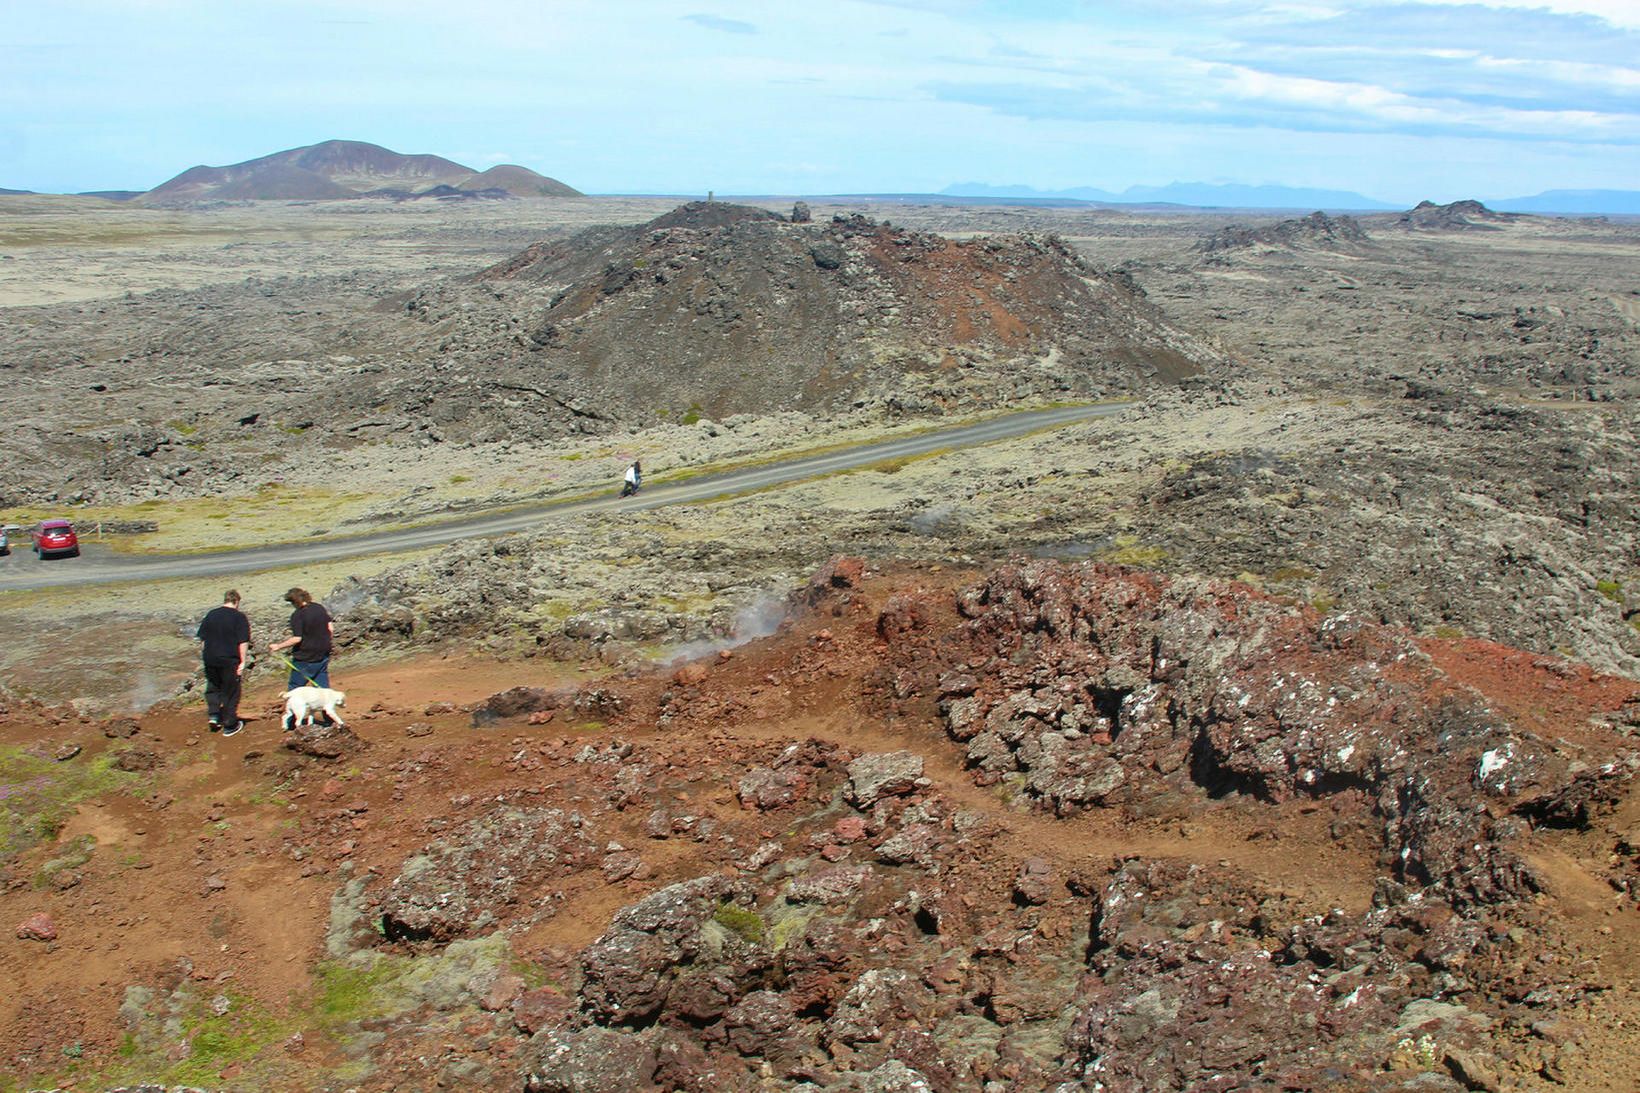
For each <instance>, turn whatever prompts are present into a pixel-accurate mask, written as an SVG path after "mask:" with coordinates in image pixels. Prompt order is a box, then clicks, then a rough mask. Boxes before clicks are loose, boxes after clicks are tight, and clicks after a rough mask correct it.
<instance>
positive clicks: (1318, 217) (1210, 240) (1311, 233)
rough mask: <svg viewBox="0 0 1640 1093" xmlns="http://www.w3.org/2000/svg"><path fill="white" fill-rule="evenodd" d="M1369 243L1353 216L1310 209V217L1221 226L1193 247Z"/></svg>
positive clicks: (1346, 248) (1219, 249)
mask: <svg viewBox="0 0 1640 1093" xmlns="http://www.w3.org/2000/svg"><path fill="white" fill-rule="evenodd" d="M1370 242H1371V240H1370V239H1369V238H1368V236H1367V233H1366V232H1365V231H1364V230H1363V229H1362V227H1361V225H1360V223H1359V222H1357V221H1356V219H1355V218H1354V217H1351V216H1336V217H1334V216H1328V215H1327V214H1326V213H1324V212H1313V213H1311V214H1310V215H1309V216H1305V217H1299V218H1296V219H1293V220H1283V221H1281V222H1280V223H1278V224H1270V225H1268V226H1266V227H1262V228H1244V227H1237V226H1231V227H1228V228H1223V229H1220V230H1219V231H1216V232H1214V233H1213V234H1212V235H1208V236H1205V237H1203V238H1202V240H1201V241H1200V242H1198V243H1197V244H1196V246H1195V248H1194V249H1195V250H1197V251H1199V252H1201V253H1203V254H1209V255H1214V254H1225V253H1228V252H1233V251H1245V250H1251V249H1253V248H1257V247H1266V248H1270V247H1273V248H1285V249H1289V250H1299V249H1313V250H1330V251H1339V252H1343V253H1358V252H1359V251H1360V250H1361V249H1362V248H1363V247H1365V246H1367V245H1368V244H1369V243H1370Z"/></svg>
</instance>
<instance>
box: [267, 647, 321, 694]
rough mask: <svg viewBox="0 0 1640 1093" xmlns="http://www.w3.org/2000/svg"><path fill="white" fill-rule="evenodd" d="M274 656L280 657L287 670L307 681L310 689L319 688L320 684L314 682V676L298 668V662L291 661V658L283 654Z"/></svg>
mask: <svg viewBox="0 0 1640 1093" xmlns="http://www.w3.org/2000/svg"><path fill="white" fill-rule="evenodd" d="M273 655H274V656H276V657H278V658H279V659H280V660H282V661H284V662H285V666H286V667H287V668H289V669H290V670H291V671H293V672H295V673H296V674H297V675H299V676H301V677H302V678H303V679H305V680H307V681H308V686H309V687H317V686H318V684H317V683H315V682H314V681H313V677H312V676H310V675H308V674H307V673H306V672H304V671H302V669H300V668H298V667H296V662H295V661H294V660H291V659H290V658H289V657H287V656H286V655H285V654H283V653H274V654H273Z"/></svg>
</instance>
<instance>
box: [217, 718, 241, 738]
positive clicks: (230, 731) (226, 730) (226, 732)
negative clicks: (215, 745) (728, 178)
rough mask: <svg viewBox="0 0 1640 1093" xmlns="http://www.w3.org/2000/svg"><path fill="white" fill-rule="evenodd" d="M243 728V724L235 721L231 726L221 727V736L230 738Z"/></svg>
mask: <svg viewBox="0 0 1640 1093" xmlns="http://www.w3.org/2000/svg"><path fill="white" fill-rule="evenodd" d="M244 727H245V722H243V721H235V722H234V723H233V724H232V725H227V726H224V727H223V729H222V735H223V736H232V735H234V734H235V733H237V732H238V731H239V730H240V729H242V728H244Z"/></svg>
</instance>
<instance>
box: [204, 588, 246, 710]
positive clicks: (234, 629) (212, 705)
mask: <svg viewBox="0 0 1640 1093" xmlns="http://www.w3.org/2000/svg"><path fill="white" fill-rule="evenodd" d="M194 636H195V637H197V638H198V639H199V640H200V642H201V645H200V649H199V659H200V660H201V662H203V663H204V665H205V716H206V717H207V718H208V719H209V721H210V727H211V731H212V732H216V731H217V730H218V729H220V730H222V735H223V736H232V735H233V734H234V733H236V732H238V731H239V730H240V729H242V728H244V727H245V723H244V722H243V721H241V720H240V719H239V694H240V689H241V685H242V684H243V682H244V677H245V656H246V654H247V653H248V652H249V651H250V645H251V620H250V619H248V618H246V617H245V613H244V612H243V611H241V610H239V593H238V592H236V591H234V590H233V589H231V588H230V589H229V590H228V591H226V592H224V593H223V594H222V606H221V607H213V608H211V610H210V611H209V612H208V613H207V614H206V616H205V618H204V620H203V621H201V622H200V624H199V630H198V631H197V632H196V633H195V635H194Z"/></svg>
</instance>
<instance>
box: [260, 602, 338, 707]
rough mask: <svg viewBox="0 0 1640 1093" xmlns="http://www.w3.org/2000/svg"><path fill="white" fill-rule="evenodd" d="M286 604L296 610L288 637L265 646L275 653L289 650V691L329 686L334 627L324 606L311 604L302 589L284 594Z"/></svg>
mask: <svg viewBox="0 0 1640 1093" xmlns="http://www.w3.org/2000/svg"><path fill="white" fill-rule="evenodd" d="M285 601H286V602H287V603H289V604H290V605H291V606H292V607H294V608H295V609H296V610H295V611H294V612H293V613H292V614H291V616H290V637H288V638H283V639H281V640H279V641H276V642H273V643H272V644H270V645H269V646H268V648H269V649H271V650H273V651H274V652H275V653H278V652H282V651H283V650H285V649H290V650H291V654H290V684H289V689H290V690H295V689H296V688H297V687H328V686H330V646H331V641H332V639H333V638H334V636H335V633H336V624H335V623H333V622H331V621H330V612H328V611H326V610H325V608H324V604H319V603H314V602H313V597H312V596H311V595H309V594H308V590H307V589H305V588H293V589H291V590H290V591H289V592H286V593H285Z"/></svg>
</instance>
